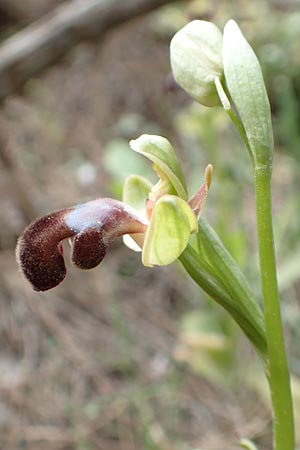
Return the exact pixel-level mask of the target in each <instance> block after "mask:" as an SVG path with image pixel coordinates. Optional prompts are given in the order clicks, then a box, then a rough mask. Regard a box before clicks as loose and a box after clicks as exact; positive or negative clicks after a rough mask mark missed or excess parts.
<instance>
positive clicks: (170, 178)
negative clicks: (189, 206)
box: [129, 134, 187, 201]
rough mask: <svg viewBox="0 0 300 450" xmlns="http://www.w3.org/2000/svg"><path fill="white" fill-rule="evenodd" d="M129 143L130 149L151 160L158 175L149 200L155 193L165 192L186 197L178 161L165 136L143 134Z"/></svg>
mask: <svg viewBox="0 0 300 450" xmlns="http://www.w3.org/2000/svg"><path fill="white" fill-rule="evenodd" d="M129 145H130V147H131V148H132V150H134V151H135V152H137V153H140V154H141V155H144V156H146V158H148V159H150V161H152V162H153V168H154V170H155V171H156V172H157V174H158V176H159V177H160V181H159V182H158V183H157V184H156V185H155V186H154V187H153V188H152V193H153V196H151V195H150V196H149V198H151V200H153V201H155V200H156V195H157V196H161V195H165V194H176V195H178V196H179V197H181V198H183V199H185V200H186V199H187V188H186V184H185V180H184V175H183V172H182V169H181V166H180V163H179V161H178V159H177V158H176V155H175V152H174V149H173V147H172V145H171V144H170V142H169V141H168V140H167V139H166V138H164V137H161V136H156V135H149V134H143V135H142V136H140V137H139V138H138V139H136V140H133V141H130V143H129ZM152 197H153V198H152Z"/></svg>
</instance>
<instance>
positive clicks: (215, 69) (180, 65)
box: [170, 20, 223, 106]
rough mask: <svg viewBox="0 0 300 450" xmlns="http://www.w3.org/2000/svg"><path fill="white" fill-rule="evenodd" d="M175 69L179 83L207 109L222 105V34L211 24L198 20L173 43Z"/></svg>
mask: <svg viewBox="0 0 300 450" xmlns="http://www.w3.org/2000/svg"><path fill="white" fill-rule="evenodd" d="M170 52H171V67H172V71H173V75H174V78H175V80H176V81H177V83H178V84H179V85H180V86H181V87H182V88H183V89H184V90H185V91H186V92H187V93H188V94H189V95H191V97H193V98H194V99H195V100H196V101H197V102H199V103H201V104H202V105H205V106H216V105H219V104H220V101H219V97H218V93H217V90H216V87H215V78H216V77H217V78H222V76H223V63H222V33H221V31H220V30H219V28H218V27H217V26H216V25H214V24H213V23H211V22H206V21H204V20H194V21H193V22H190V23H189V24H187V25H186V26H185V27H184V28H182V29H181V30H179V31H178V32H177V33H176V34H175V36H174V37H173V39H172V41H171V46H170Z"/></svg>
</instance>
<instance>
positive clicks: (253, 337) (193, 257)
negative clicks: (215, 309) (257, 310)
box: [179, 245, 268, 365]
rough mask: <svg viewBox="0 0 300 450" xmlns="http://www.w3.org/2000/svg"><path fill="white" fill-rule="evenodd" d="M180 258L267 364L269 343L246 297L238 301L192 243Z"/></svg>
mask: <svg viewBox="0 0 300 450" xmlns="http://www.w3.org/2000/svg"><path fill="white" fill-rule="evenodd" d="M179 260H180V262H181V263H182V265H183V267H184V268H185V270H186V271H187V273H188V274H189V275H190V277H191V278H192V279H193V280H194V281H195V282H196V283H197V284H198V286H199V287H201V288H202V289H203V290H204V291H205V292H206V293H207V294H208V295H210V296H211V297H212V298H213V299H214V300H215V301H216V302H217V303H219V304H220V305H221V306H222V307H223V308H225V309H226V310H227V311H228V312H229V314H230V315H231V317H232V318H233V319H234V320H235V321H236V323H237V324H238V325H239V326H240V327H241V329H242V330H243V331H244V333H245V334H246V336H247V337H248V339H249V340H250V341H251V342H252V344H253V345H254V347H255V349H256V350H257V352H258V354H259V356H260V357H261V360H262V361H263V363H264V364H265V365H266V364H267V361H268V356H267V344H266V337H265V331H264V329H262V325H261V322H260V317H257V316H256V315H253V314H249V313H248V310H247V308H245V307H244V302H245V299H244V298H243V297H241V298H240V299H239V301H237V299H236V298H235V297H233V296H232V292H231V291H230V290H228V289H227V287H226V286H224V285H223V283H222V279H221V278H220V276H219V275H218V274H216V271H215V268H213V267H212V266H211V265H210V264H209V262H207V261H206V260H205V259H204V258H203V257H202V256H201V255H199V254H198V253H197V252H196V251H195V250H194V249H193V248H192V247H191V246H190V245H188V246H187V248H186V250H185V251H184V252H183V253H182V254H181V255H180V257H179ZM246 301H247V300H246Z"/></svg>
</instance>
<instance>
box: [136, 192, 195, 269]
mask: <svg viewBox="0 0 300 450" xmlns="http://www.w3.org/2000/svg"><path fill="white" fill-rule="evenodd" d="M197 229H198V223H197V219H196V216H195V214H194V213H193V211H192V209H191V207H190V206H189V205H188V203H187V202H186V201H184V200H182V199H181V198H179V197H176V196H175V195H164V196H163V197H161V198H160V199H159V200H158V201H157V203H156V204H155V207H154V209H153V212H152V216H151V220H150V225H149V228H148V230H147V232H146V236H145V242H144V247H143V255H142V260H143V264H144V266H149V267H152V266H153V265H159V266H165V265H167V264H170V263H172V262H173V261H175V260H176V259H177V258H178V257H179V256H180V255H181V253H182V252H183V251H184V249H185V248H186V246H187V244H188V241H189V237H190V234H191V233H192V232H193V231H197Z"/></svg>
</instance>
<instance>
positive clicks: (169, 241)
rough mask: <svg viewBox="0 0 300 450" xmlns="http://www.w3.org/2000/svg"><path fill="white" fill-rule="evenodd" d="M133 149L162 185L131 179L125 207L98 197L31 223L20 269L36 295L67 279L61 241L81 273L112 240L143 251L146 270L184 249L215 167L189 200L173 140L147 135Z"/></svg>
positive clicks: (19, 246) (23, 242)
mask: <svg viewBox="0 0 300 450" xmlns="http://www.w3.org/2000/svg"><path fill="white" fill-rule="evenodd" d="M130 146H131V148H132V149H133V150H134V151H136V152H138V153H140V154H142V155H144V156H146V157H147V158H148V159H150V160H151V161H152V162H153V168H154V170H155V171H156V173H157V174H158V177H159V181H158V182H157V183H156V184H155V185H154V186H153V185H152V184H151V183H150V182H149V181H148V180H146V179H145V178H143V177H140V176H137V175H131V176H130V177H128V179H127V180H126V181H125V185H124V194H123V202H120V201H118V200H114V199H110V198H98V199H96V200H92V201H89V202H86V203H83V204H79V205H75V206H73V207H70V208H66V209H62V210H59V211H56V212H54V213H51V214H48V215H46V216H43V217H41V218H39V219H37V220H35V221H34V222H32V223H31V224H30V225H29V226H28V227H27V228H26V229H25V231H24V232H23V234H22V235H21V237H20V238H19V240H18V244H17V249H16V255H17V261H18V263H19V266H20V269H21V271H22V272H23V274H24V275H25V277H26V278H27V279H28V280H29V282H30V283H31V284H32V286H33V288H34V289H35V290H37V291H46V290H48V289H51V288H53V287H55V286H57V285H58V284H59V283H60V282H61V281H62V280H63V279H64V278H65V276H66V266H65V262H64V256H63V246H62V241H63V240H64V239H69V240H70V242H71V247H72V251H71V260H72V262H73V263H74V264H75V266H77V267H78V268H80V269H92V268H94V267H96V266H97V265H98V264H100V263H101V261H102V260H103V258H104V256H105V254H106V250H107V248H108V247H109V245H110V244H111V243H112V241H113V240H114V239H115V238H117V237H119V236H124V243H125V244H126V245H127V246H128V247H130V248H131V249H133V250H137V251H142V262H143V264H144V265H145V266H149V267H151V266H154V265H167V264H170V263H172V262H173V261H175V260H176V259H177V258H178V257H179V256H180V255H181V253H182V252H183V251H184V250H185V248H186V246H187V244H188V241H189V237H190V234H191V233H194V232H196V231H197V230H198V217H199V215H200V212H201V210H202V208H203V205H204V202H205V199H206V196H207V193H208V189H209V186H210V180H211V173H212V166H211V165H208V166H207V168H206V171H205V182H204V184H203V185H202V186H201V187H200V189H199V190H198V191H197V192H196V194H195V195H193V196H192V197H191V199H190V200H187V188H186V184H185V180H184V176H183V173H182V170H181V167H180V164H179V162H178V160H177V158H176V155H175V152H174V150H173V147H172V146H171V144H170V143H169V141H168V140H167V139H165V138H163V137H161V136H153V135H151V136H150V135H143V136H141V137H140V138H138V139H137V140H135V141H131V142H130Z"/></svg>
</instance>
